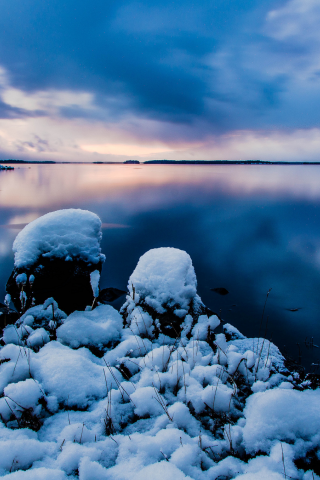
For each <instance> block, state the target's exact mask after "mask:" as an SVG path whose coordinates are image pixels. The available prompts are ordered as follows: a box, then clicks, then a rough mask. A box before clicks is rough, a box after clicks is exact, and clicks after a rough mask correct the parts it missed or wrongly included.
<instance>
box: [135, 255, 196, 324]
mask: <svg viewBox="0 0 320 480" xmlns="http://www.w3.org/2000/svg"><path fill="white" fill-rule="evenodd" d="M128 289H129V292H130V296H131V298H133V297H134V300H135V301H136V303H137V302H138V301H139V300H144V302H145V303H146V304H147V305H149V306H150V307H152V308H153V309H154V310H156V311H157V312H158V313H163V312H164V311H165V306H166V305H167V306H170V307H176V308H177V309H179V308H180V309H183V310H186V312H183V313H184V316H185V314H186V313H187V310H188V309H189V305H190V301H191V300H192V299H193V298H194V297H195V296H196V294H197V279H196V274H195V271H194V268H193V265H192V261H191V258H190V256H189V255H188V254H187V253H186V252H184V251H182V250H178V249H177V248H169V247H168V248H164V247H163V248H154V249H152V250H149V251H148V252H147V253H145V254H144V255H142V257H141V258H140V260H139V262H138V264H137V266H136V268H135V270H134V272H133V273H132V275H131V277H130V278H129V282H128Z"/></svg>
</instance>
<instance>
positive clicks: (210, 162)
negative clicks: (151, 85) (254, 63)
mask: <svg viewBox="0 0 320 480" xmlns="http://www.w3.org/2000/svg"><path fill="white" fill-rule="evenodd" d="M0 164H14V165H55V164H58V165H70V164H74V165H320V161H319V162H269V161H264V160H146V161H145V162H139V161H138V160H126V161H125V162H54V161H51V160H47V161H36V160H0Z"/></svg>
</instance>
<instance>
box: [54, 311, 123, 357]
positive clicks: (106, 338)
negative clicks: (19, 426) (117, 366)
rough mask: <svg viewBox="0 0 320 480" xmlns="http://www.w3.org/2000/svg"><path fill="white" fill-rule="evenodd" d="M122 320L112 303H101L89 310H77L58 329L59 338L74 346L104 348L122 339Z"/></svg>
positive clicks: (65, 343) (62, 341)
mask: <svg viewBox="0 0 320 480" xmlns="http://www.w3.org/2000/svg"><path fill="white" fill-rule="evenodd" d="M122 322H123V320H122V317H121V316H120V314H119V313H118V312H117V310H115V309H114V308H113V307H111V306H110V305H100V306H98V307H97V308H95V309H94V310H92V311H87V312H78V311H76V312H73V313H71V315H69V317H68V318H67V319H65V320H64V323H63V325H61V327H59V328H58V329H57V332H56V333H57V339H58V340H59V341H60V342H61V343H63V344H64V345H70V346H71V347H72V348H78V347H80V346H84V345H86V346H87V345H94V346H96V347H100V348H103V346H104V345H108V344H109V343H110V342H115V341H117V340H119V339H120V334H121V330H122Z"/></svg>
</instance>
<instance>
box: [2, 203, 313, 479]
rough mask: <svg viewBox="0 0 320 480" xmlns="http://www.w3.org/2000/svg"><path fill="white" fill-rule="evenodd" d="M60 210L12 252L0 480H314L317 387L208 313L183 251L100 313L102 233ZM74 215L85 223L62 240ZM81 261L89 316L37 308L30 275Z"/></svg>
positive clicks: (147, 270)
mask: <svg viewBox="0 0 320 480" xmlns="http://www.w3.org/2000/svg"><path fill="white" fill-rule="evenodd" d="M62 212H64V213H61V214H56V215H53V219H56V218H57V217H59V218H60V225H59V222H58V223H54V228H53V231H52V233H50V232H51V230H50V217H49V221H48V217H47V218H46V219H45V220H44V221H41V219H38V220H37V221H35V222H32V223H31V224H29V226H28V227H26V228H27V230H25V231H22V232H21V233H20V234H19V236H18V237H19V238H17V239H16V241H15V244H14V251H15V261H16V265H15V268H16V269H17V268H19V269H20V270H19V271H18V270H14V271H15V273H14V275H13V278H14V281H15V282H16V284H17V286H18V289H19V292H20V294H19V295H18V296H17V297H16V305H18V302H20V305H19V308H18V309H19V310H20V312H19V315H18V317H19V318H18V320H17V321H16V323H15V324H12V325H7V326H6V327H5V328H4V330H3V337H2V346H1V348H0V415H1V417H0V476H2V477H3V478H6V479H11V480H34V479H41V480H42V479H44V480H62V479H77V478H80V480H104V479H106V480H109V479H110V480H111V479H116V480H129V479H130V480H132V479H133V480H147V479H149V478H152V479H155V480H157V479H159V480H163V479H164V478H165V479H168V480H180V479H181V480H182V479H188V480H189V479H195V480H226V479H239V480H253V479H261V480H267V479H268V480H269V479H274V480H277V479H279V480H280V479H283V478H293V479H299V480H313V479H320V467H319V465H320V408H319V405H320V389H319V387H318V386H319V378H318V377H317V376H315V375H313V376H307V377H306V378H301V377H300V375H299V373H298V372H295V371H289V370H288V368H287V367H286V364H285V359H284V357H283V356H282V354H281V353H280V351H279V350H278V348H277V347H276V346H275V345H274V344H273V343H272V342H270V341H269V340H266V339H263V338H246V337H245V336H244V335H242V334H241V333H240V332H239V331H238V330H237V329H236V328H234V327H233V326H231V325H229V324H224V323H223V321H222V319H220V318H219V317H218V316H217V315H216V314H214V313H213V312H211V311H210V310H209V309H207V308H206V307H205V305H203V303H202V300H201V298H200V297H199V296H198V294H197V279H196V274H195V271H194V267H193V265H192V261H191V258H190V256H189V255H188V254H187V253H186V252H183V251H181V250H178V249H175V248H160V249H153V250H150V251H149V252H147V253H146V254H144V255H143V256H142V257H141V258H140V259H139V261H138V263H137V266H136V268H135V270H134V272H133V273H132V275H131V276H130V278H129V280H128V293H127V296H126V299H125V301H124V304H123V307H122V308H121V310H120V312H118V311H117V310H115V309H114V308H113V307H112V306H111V305H104V304H102V303H101V302H100V301H99V298H102V296H101V297H100V293H101V292H100V289H99V278H100V274H99V270H97V269H96V267H95V265H100V263H101V259H102V260H103V256H102V253H101V251H100V248H99V242H100V238H101V235H100V234H101V231H100V229H99V225H98V223H99V222H97V220H96V216H94V214H90V212H87V213H84V214H82V213H80V212H81V211H78V212H77V211H73V212H71V211H62ZM49 215H52V214H49ZM59 215H60V216H59ZM72 215H78V218H81V222H80V223H79V225H78V226H76V227H75V226H74V225H73V227H72V229H71V230H70V232H69V233H68V229H67V225H68V224H70V217H72ZM42 218H44V217H42ZM51 219H52V217H51ZM36 222H37V223H36ZM74 229H75V230H76V231H77V232H78V235H71V233H72V232H73V231H74ZM39 232H41V234H39ZM79 235H80V237H79ZM81 235H82V236H81ZM80 239H81V241H80ZM88 245H89V246H90V248H88ZM79 257H81V259H82V261H85V262H86V263H87V264H88V268H89V270H90V272H91V273H90V272H89V274H88V276H87V277H86V278H87V279H88V280H87V281H88V282H89V283H88V285H89V287H88V288H90V289H91V295H92V299H93V301H92V302H90V305H88V306H87V308H86V309H84V310H75V311H72V312H71V313H70V314H69V315H67V314H66V313H65V312H64V311H63V310H61V309H60V308H59V306H60V307H61V305H59V304H57V302H56V300H57V299H53V298H50V297H49V298H48V299H46V300H45V301H44V302H41V303H40V302H37V301H34V300H33V298H34V297H33V288H34V287H35V286H36V281H37V279H36V278H34V277H36V275H37V271H35V270H34V269H33V265H37V266H38V265H40V264H41V259H44V258H51V261H52V262H54V261H55V260H56V259H57V258H58V259H59V262H60V261H61V259H64V260H66V261H67V262H72V261H74V262H77V261H78V260H79ZM43 263H44V268H46V264H45V262H43ZM59 265H60V263H59ZM75 266H77V264H76V263H75ZM23 269H24V270H23ZM42 270H43V269H40V270H39V272H40V271H42ZM30 272H32V273H30ZM96 272H97V273H96ZM42 278H44V277H42ZM28 302H29V303H28ZM6 304H7V305H8V306H9V305H10V297H8V296H7V298H6ZM3 315H4V314H3Z"/></svg>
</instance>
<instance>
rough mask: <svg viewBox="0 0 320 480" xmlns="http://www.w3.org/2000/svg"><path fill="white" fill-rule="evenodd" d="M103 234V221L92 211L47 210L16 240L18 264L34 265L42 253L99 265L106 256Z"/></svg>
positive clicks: (19, 265) (14, 246)
mask: <svg viewBox="0 0 320 480" xmlns="http://www.w3.org/2000/svg"><path fill="white" fill-rule="evenodd" d="M101 236H102V234H101V220H100V218H99V217H98V216H97V215H95V214H94V213H92V212H89V211H87V210H80V209H73V208H70V209H66V210H57V211H55V212H51V213H47V214H46V215H43V216H42V217H39V218H37V219H36V220H34V221H33V222H30V223H29V224H28V225H27V226H26V227H24V229H23V230H21V232H20V233H19V234H18V235H17V237H16V239H15V241H14V243H13V251H14V262H15V266H16V267H17V268H22V267H28V266H31V265H33V264H34V263H35V262H36V261H37V260H38V258H39V257H40V256H41V255H43V256H44V257H48V258H65V259H66V260H71V259H82V260H84V261H85V262H87V263H92V264H97V263H99V262H101V261H102V260H103V259H104V255H102V253H101V249H100V240H101Z"/></svg>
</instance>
